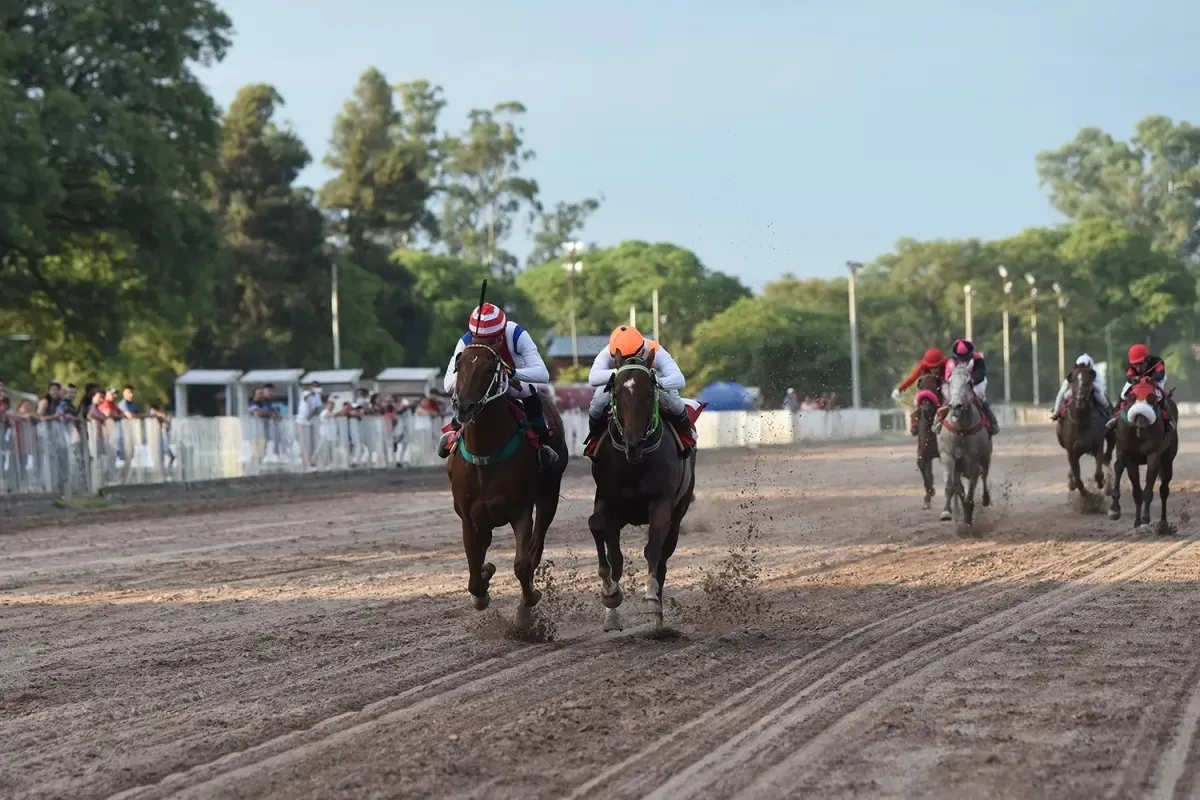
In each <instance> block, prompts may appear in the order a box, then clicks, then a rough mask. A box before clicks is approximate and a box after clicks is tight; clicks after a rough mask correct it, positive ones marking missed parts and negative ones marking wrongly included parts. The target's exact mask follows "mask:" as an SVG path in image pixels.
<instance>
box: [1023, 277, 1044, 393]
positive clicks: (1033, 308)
mask: <svg viewBox="0 0 1200 800" xmlns="http://www.w3.org/2000/svg"><path fill="white" fill-rule="evenodd" d="M1025 282H1026V283H1028V284H1029V306H1030V312H1029V342H1030V344H1031V345H1032V347H1033V404H1034V405H1035V406H1036V405H1038V404H1039V403H1041V401H1042V397H1041V394H1040V393H1039V392H1038V351H1037V334H1038V330H1037V296H1038V290H1037V278H1035V277H1033V274H1032V273H1029V272H1026V273H1025Z"/></svg>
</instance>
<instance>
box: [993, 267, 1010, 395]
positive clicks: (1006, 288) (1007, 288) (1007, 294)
mask: <svg viewBox="0 0 1200 800" xmlns="http://www.w3.org/2000/svg"><path fill="white" fill-rule="evenodd" d="M996 271H997V272H999V273H1000V279H1001V280H1002V281H1004V405H1006V406H1007V405H1012V373H1011V372H1010V371H1009V364H1010V363H1011V360H1012V350H1011V348H1010V347H1009V341H1008V306H1009V300H1010V299H1011V298H1012V287H1013V285H1012V281H1010V280H1009V279H1008V270H1007V269H1006V268H1005V267H1004V265H1003V264H1001V265H1000V266H999V267H998V268H997V270H996Z"/></svg>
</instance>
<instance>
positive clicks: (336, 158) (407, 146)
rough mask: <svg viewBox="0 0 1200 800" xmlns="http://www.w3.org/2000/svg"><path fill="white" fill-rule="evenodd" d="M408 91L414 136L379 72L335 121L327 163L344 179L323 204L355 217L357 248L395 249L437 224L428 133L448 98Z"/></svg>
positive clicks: (329, 185) (335, 181) (330, 185)
mask: <svg viewBox="0 0 1200 800" xmlns="http://www.w3.org/2000/svg"><path fill="white" fill-rule="evenodd" d="M405 91H407V94H405V95H403V101H406V102H408V103H410V104H411V105H412V108H413V116H412V119H411V127H409V128H407V129H406V127H405V119H404V115H403V114H402V113H401V111H400V110H399V109H397V108H396V103H395V90H394V89H393V87H392V86H391V85H390V84H389V83H388V81H387V78H386V77H385V76H384V74H383V73H382V72H380V71H379V70H377V69H375V68H374V67H372V68H370V69H368V70H367V71H366V72H364V73H363V74H362V76H361V77H360V78H359V80H358V84H357V86H355V89H354V95H353V97H351V99H349V100H347V101H346V104H345V105H344V106H343V108H342V111H341V113H340V114H338V117H337V119H336V120H335V121H334V125H333V137H332V140H331V142H330V150H329V153H328V154H327V155H326V156H325V159H324V163H325V165H326V166H327V167H329V168H330V169H333V170H334V171H335V172H336V174H335V175H334V177H333V178H331V179H330V180H329V181H327V182H326V183H325V185H324V186H322V187H321V191H320V199H321V205H322V206H324V207H325V208H328V209H345V210H346V211H348V212H349V220H348V227H347V234H348V236H349V238H350V243H351V245H352V246H354V247H361V245H362V244H363V243H364V242H366V241H371V242H376V243H379V244H381V245H385V246H386V248H387V250H390V249H391V248H393V247H399V246H404V245H406V244H407V243H408V242H409V241H411V239H412V237H413V236H415V235H416V233H417V232H418V231H420V230H428V229H430V228H431V226H432V225H433V223H432V217H431V216H430V213H429V211H428V208H427V205H428V203H429V200H430V198H431V197H432V195H433V190H434V187H433V180H434V177H435V170H434V166H433V164H434V162H435V159H436V156H435V154H433V153H431V152H430V150H429V146H430V141H431V139H429V138H428V137H427V136H426V133H425V130H426V128H427V127H428V125H429V124H430V118H432V120H433V121H434V122H436V117H437V110H438V108H439V106H438V104H439V103H440V102H441V101H440V95H439V94H438V90H434V89H430V88H429V87H428V85H426V84H423V85H422V86H421V87H417V86H416V85H415V84H413V85H409V87H408V88H407V89H406V90H405ZM422 115H425V116H422ZM430 115H432V116H431V117H430ZM410 134H414V135H410Z"/></svg>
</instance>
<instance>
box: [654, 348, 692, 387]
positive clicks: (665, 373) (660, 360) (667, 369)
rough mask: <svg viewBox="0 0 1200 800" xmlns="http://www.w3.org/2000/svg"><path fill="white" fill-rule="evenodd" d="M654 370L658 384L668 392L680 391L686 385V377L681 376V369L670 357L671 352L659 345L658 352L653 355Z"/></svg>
mask: <svg viewBox="0 0 1200 800" xmlns="http://www.w3.org/2000/svg"><path fill="white" fill-rule="evenodd" d="M654 371H655V372H657V373H658V386H659V388H661V389H665V390H666V391H668V392H678V391H682V390H683V387H684V386H686V385H687V379H686V378H684V377H683V371H682V370H681V369H679V365H678V364H676V363H675V359H673V358H671V354H670V353H668V352H667V351H666V350H664V349H663V348H662V347H661V346H660V347H659V348H658V352H657V353H656V354H655V355H654Z"/></svg>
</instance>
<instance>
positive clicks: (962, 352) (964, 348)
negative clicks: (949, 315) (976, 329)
mask: <svg viewBox="0 0 1200 800" xmlns="http://www.w3.org/2000/svg"><path fill="white" fill-rule="evenodd" d="M950 352H952V353H954V360H955V361H969V360H970V359H971V356H972V355H974V354H975V345H974V344H972V343H971V340H970V339H959V340H958V341H956V342H955V343H954V346H953V347H952V348H950Z"/></svg>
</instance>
